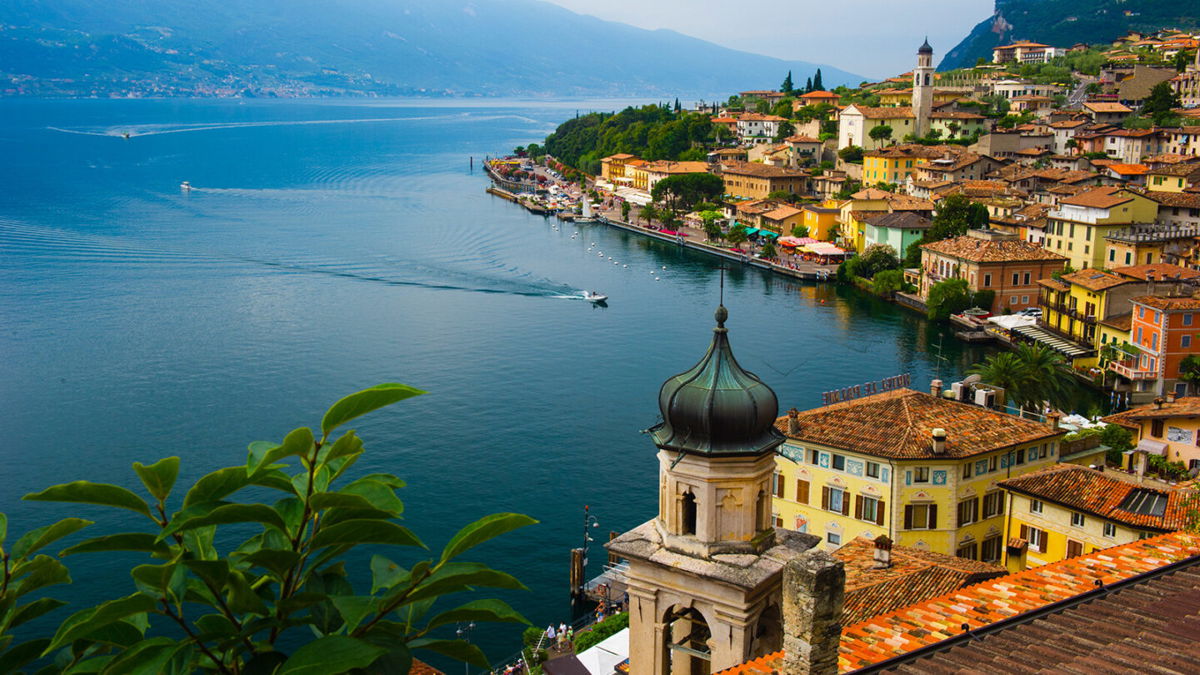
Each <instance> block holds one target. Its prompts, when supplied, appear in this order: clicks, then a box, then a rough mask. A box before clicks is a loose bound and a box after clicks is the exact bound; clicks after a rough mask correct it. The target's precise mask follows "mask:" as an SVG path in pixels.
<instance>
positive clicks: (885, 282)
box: [871, 269, 904, 296]
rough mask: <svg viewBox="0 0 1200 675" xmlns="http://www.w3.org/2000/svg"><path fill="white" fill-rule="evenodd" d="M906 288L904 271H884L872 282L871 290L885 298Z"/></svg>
mask: <svg viewBox="0 0 1200 675" xmlns="http://www.w3.org/2000/svg"><path fill="white" fill-rule="evenodd" d="M903 288H904V272H903V271H902V270H894V269H893V270H883V271H882V272H879V273H878V274H876V275H875V278H874V279H873V280H872V281H871V290H873V291H875V293H877V294H879V295H883V296H889V295H891V294H892V293H895V292H896V291H899V290H902V289H903Z"/></svg>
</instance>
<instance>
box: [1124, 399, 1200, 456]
mask: <svg viewBox="0 0 1200 675" xmlns="http://www.w3.org/2000/svg"><path fill="white" fill-rule="evenodd" d="M1104 421H1105V422H1108V423H1109V424H1120V425H1121V426H1123V427H1125V428H1127V429H1129V430H1130V431H1132V432H1133V440H1134V442H1135V443H1137V449H1138V450H1141V451H1144V452H1148V453H1152V454H1156V455H1162V456H1164V457H1166V458H1167V459H1168V460H1169V461H1172V462H1182V463H1183V465H1184V466H1186V467H1187V468H1189V469H1191V468H1194V467H1197V466H1200V397H1197V396H1184V397H1179V398H1176V397H1175V395H1174V393H1171V392H1168V393H1167V395H1166V398H1165V399H1157V401H1156V402H1154V403H1148V404H1146V405H1143V406H1138V407H1136V408H1130V409H1129V410H1126V411H1123V412H1119V413H1116V414H1115V415H1109V416H1108V417H1105V418H1104Z"/></svg>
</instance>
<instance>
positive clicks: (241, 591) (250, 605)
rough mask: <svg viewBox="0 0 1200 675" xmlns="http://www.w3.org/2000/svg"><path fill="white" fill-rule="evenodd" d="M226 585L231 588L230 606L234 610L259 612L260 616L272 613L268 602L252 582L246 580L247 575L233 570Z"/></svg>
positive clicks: (250, 612)
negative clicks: (264, 600)
mask: <svg viewBox="0 0 1200 675" xmlns="http://www.w3.org/2000/svg"><path fill="white" fill-rule="evenodd" d="M225 585H226V588H228V589H229V608H230V609H232V610H233V611H234V612H237V613H239V614H242V613H245V614H258V615H259V616H267V615H268V614H270V613H271V611H270V609H268V608H267V604H266V603H265V602H263V599H262V598H260V597H258V594H257V593H255V592H254V588H253V587H252V586H251V585H250V582H249V581H247V580H246V576H245V575H244V574H242V573H241V572H239V571H234V572H231V573H230V574H229V578H228V579H227V580H226V584H225Z"/></svg>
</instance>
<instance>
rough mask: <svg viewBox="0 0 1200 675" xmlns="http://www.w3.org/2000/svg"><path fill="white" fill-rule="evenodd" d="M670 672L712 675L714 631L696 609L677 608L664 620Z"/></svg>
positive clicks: (684, 674)
mask: <svg viewBox="0 0 1200 675" xmlns="http://www.w3.org/2000/svg"><path fill="white" fill-rule="evenodd" d="M663 623H664V624H665V631H664V635H663V637H664V638H665V642H666V645H665V646H666V651H667V653H666V663H665V665H666V666H667V668H666V672H668V673H670V675H709V673H711V672H712V629H711V627H710V626H709V623H708V619H706V618H705V617H704V614H703V613H701V612H700V610H698V609H696V608H695V607H685V606H681V605H673V606H672V607H671V608H670V609H668V610H667V611H666V614H665V615H664V617H663Z"/></svg>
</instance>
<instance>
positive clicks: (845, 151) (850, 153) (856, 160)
mask: <svg viewBox="0 0 1200 675" xmlns="http://www.w3.org/2000/svg"><path fill="white" fill-rule="evenodd" d="M889 128H890V127H889ZM838 157H840V158H841V159H842V161H843V162H849V163H850V164H862V158H863V149H862V148H860V147H858V146H857V145H847V146H846V147H844V148H842V149H841V150H838Z"/></svg>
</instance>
